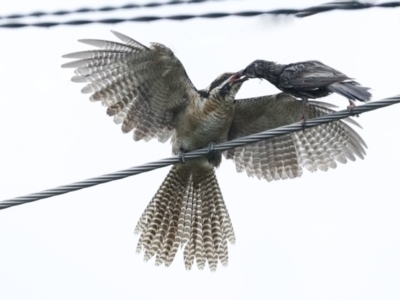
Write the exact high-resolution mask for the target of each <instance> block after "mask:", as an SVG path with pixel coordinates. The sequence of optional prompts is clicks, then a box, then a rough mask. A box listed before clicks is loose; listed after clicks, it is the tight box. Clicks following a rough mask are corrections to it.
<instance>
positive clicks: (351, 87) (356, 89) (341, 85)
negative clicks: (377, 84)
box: [328, 81, 372, 102]
mask: <svg viewBox="0 0 400 300" xmlns="http://www.w3.org/2000/svg"><path fill="white" fill-rule="evenodd" d="M328 89H329V90H330V91H331V92H334V93H337V94H339V95H342V96H343V97H346V98H347V99H350V100H359V101H363V102H368V101H369V100H370V99H371V96H372V95H371V93H370V92H368V90H369V89H370V88H367V87H364V86H362V85H360V84H359V83H358V82H355V81H344V82H338V83H334V84H332V85H330V86H328Z"/></svg>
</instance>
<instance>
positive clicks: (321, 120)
mask: <svg viewBox="0 0 400 300" xmlns="http://www.w3.org/2000/svg"><path fill="white" fill-rule="evenodd" d="M396 103H400V95H397V96H394V97H391V98H386V99H383V100H380V101H374V102H369V103H367V104H364V105H360V106H356V107H354V108H353V109H352V110H351V111H349V110H341V111H338V112H334V113H332V114H328V115H324V116H321V117H318V118H314V119H310V120H307V121H306V123H305V124H304V127H305V128H311V127H315V126H318V125H321V124H325V123H329V122H333V121H338V120H340V119H344V118H348V117H351V116H355V115H359V114H362V113H365V112H368V111H372V110H375V109H378V108H382V107H385V106H389V105H393V104H396ZM302 129H303V126H302V124H301V123H300V122H298V123H294V124H290V125H286V126H282V127H278V128H275V129H271V130H267V131H263V132H260V133H257V134H252V135H249V136H247V137H242V138H238V139H235V140H231V141H228V142H225V143H221V144H218V145H216V146H215V148H214V151H221V152H222V151H225V150H229V149H233V148H236V147H241V146H245V145H247V144H250V143H256V142H259V141H262V140H266V139H271V138H274V137H277V136H282V135H285V134H288V133H292V132H295V131H300V130H302ZM207 154H208V149H207V148H202V149H199V150H195V151H191V152H188V153H186V154H185V159H186V160H191V159H194V158H197V157H200V156H204V155H207ZM178 162H179V158H178V156H172V157H169V158H165V159H162V160H159V161H156V162H150V163H147V164H144V165H141V166H137V167H132V168H130V169H126V170H122V171H118V172H115V173H111V174H106V175H102V176H99V177H95V178H90V179H86V180H83V181H79V182H75V183H72V184H67V185H63V186H59V187H56V188H53V189H49V190H45V191H42V192H39V193H33V194H29V195H26V196H22V197H17V198H12V199H8V200H4V201H2V202H0V209H5V208H9V207H12V206H16V205H20V204H25V203H29V202H33V201H37V200H41V199H45V198H49V197H53V196H57V195H62V194H65V193H69V192H72V191H77V190H80V189H84V188H88V187H92V186H95V185H98V184H102V183H106V182H110V181H114V180H118V179H122V178H125V177H128V176H133V175H137V174H141V173H144V172H148V171H152V170H155V169H158V168H162V167H166V166H168V165H171V164H175V163H178Z"/></svg>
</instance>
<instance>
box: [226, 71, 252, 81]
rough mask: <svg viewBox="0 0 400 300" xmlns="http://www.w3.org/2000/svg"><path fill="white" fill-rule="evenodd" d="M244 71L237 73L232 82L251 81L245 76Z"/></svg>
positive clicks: (231, 79)
mask: <svg viewBox="0 0 400 300" xmlns="http://www.w3.org/2000/svg"><path fill="white" fill-rule="evenodd" d="M243 71H244V70H240V71H239V72H236V73H235V74H233V75H232V76H231V78H229V81H230V82H244V81H246V80H247V79H249V78H248V77H247V76H245V75H243Z"/></svg>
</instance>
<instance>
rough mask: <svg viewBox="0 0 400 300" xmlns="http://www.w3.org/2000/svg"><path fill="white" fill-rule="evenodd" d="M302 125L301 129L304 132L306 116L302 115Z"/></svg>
mask: <svg viewBox="0 0 400 300" xmlns="http://www.w3.org/2000/svg"><path fill="white" fill-rule="evenodd" d="M300 123H301V128H302V129H303V131H304V130H305V129H306V117H305V116H304V114H302V115H301V117H300Z"/></svg>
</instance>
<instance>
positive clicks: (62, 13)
mask: <svg viewBox="0 0 400 300" xmlns="http://www.w3.org/2000/svg"><path fill="white" fill-rule="evenodd" d="M221 1H225V0H185V1H184V0H172V1H168V2H150V3H145V4H139V3H129V4H125V5H122V6H104V7H100V8H90V7H82V8H79V9H74V10H58V11H53V12H43V11H37V12H33V13H28V14H12V15H8V16H0V20H1V19H2V20H6V19H20V18H27V17H43V16H65V15H69V14H80V13H89V12H109V11H114V10H122V9H135V8H154V7H160V6H170V5H180V4H197V3H204V2H221Z"/></svg>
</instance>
